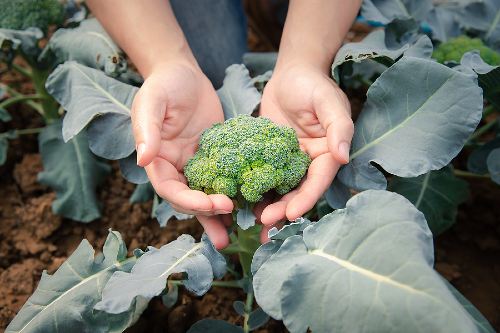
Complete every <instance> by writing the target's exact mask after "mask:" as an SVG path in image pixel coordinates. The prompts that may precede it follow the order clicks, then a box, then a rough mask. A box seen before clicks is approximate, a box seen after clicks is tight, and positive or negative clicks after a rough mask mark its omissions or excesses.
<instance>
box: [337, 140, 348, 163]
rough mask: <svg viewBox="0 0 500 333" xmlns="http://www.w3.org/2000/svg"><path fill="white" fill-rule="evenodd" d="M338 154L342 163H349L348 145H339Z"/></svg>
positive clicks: (343, 143)
mask: <svg viewBox="0 0 500 333" xmlns="http://www.w3.org/2000/svg"><path fill="white" fill-rule="evenodd" d="M339 154H340V156H342V158H343V159H344V161H346V162H349V144H348V143H347V142H345V141H342V142H341V143H340V144H339Z"/></svg>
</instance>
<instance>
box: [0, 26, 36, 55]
mask: <svg viewBox="0 0 500 333" xmlns="http://www.w3.org/2000/svg"><path fill="white" fill-rule="evenodd" d="M41 38H43V32H42V31H41V30H40V29H38V28H28V29H26V30H12V29H1V28H0V60H2V58H3V60H4V61H7V62H10V61H12V60H13V51H15V50H20V51H21V52H22V53H23V54H24V55H25V56H26V57H28V60H30V61H32V62H36V58H37V57H38V54H39V53H40V48H39V47H38V41H39V40H40V39H41Z"/></svg>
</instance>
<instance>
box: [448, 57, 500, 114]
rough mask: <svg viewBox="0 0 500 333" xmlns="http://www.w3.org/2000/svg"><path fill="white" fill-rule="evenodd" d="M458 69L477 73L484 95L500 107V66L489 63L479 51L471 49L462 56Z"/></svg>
mask: <svg viewBox="0 0 500 333" xmlns="http://www.w3.org/2000/svg"><path fill="white" fill-rule="evenodd" d="M456 69H457V70H462V71H465V72H467V70H469V71H473V72H474V73H476V74H477V76H478V81H479V86H480V87H481V88H483V94H484V97H485V98H486V99H487V100H488V101H489V102H490V103H492V104H493V105H494V106H495V107H496V108H499V109H500V66H490V65H488V64H487V63H486V62H484V60H483V59H482V58H481V56H480V55H479V53H478V52H477V51H471V52H467V53H465V54H464V55H463V56H462V59H461V60H460V65H459V66H458V67H457V68H456Z"/></svg>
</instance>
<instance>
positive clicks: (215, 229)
mask: <svg viewBox="0 0 500 333" xmlns="http://www.w3.org/2000/svg"><path fill="white" fill-rule="evenodd" d="M196 217H197V218H198V221H200V224H201V225H202V226H203V229H205V232H206V233H207V236H208V238H209V239H210V241H211V242H212V243H213V244H214V246H215V248H216V249H218V250H220V249H223V248H225V247H226V246H227V245H228V244H229V237H228V235H227V231H226V227H225V226H224V224H223V223H222V220H221V218H220V216H202V215H200V216H196Z"/></svg>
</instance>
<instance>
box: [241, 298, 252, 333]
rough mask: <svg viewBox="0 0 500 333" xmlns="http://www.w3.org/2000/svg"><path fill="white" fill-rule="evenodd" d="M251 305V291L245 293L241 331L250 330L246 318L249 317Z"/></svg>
mask: <svg viewBox="0 0 500 333" xmlns="http://www.w3.org/2000/svg"><path fill="white" fill-rule="evenodd" d="M252 307H253V291H251V290H250V291H249V292H248V293H247V299H246V302H245V315H244V316H243V332H245V333H248V332H250V326H248V319H250V314H251V313H252Z"/></svg>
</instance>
